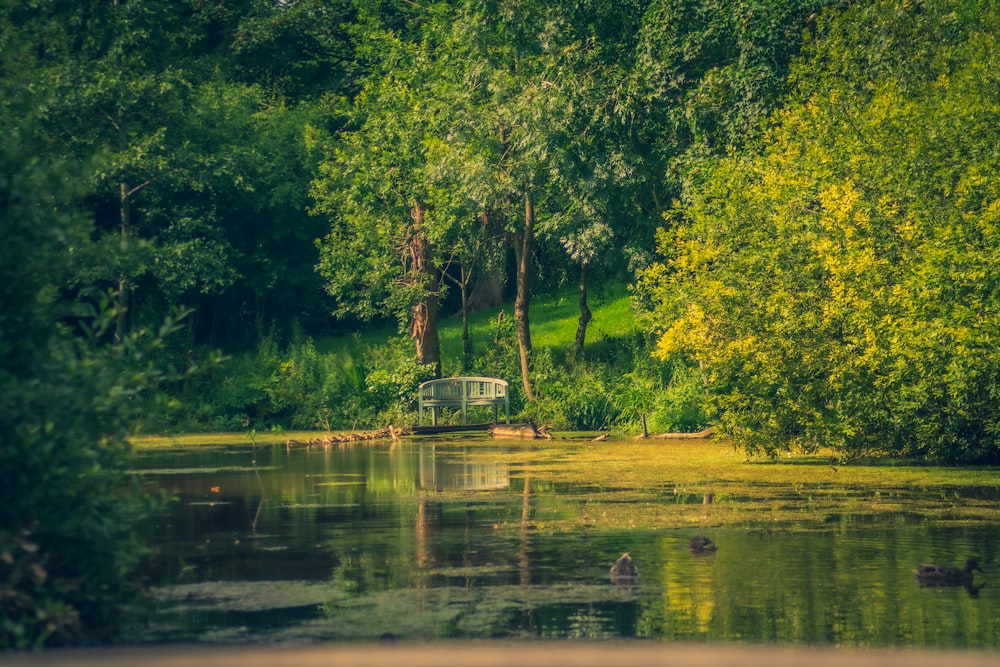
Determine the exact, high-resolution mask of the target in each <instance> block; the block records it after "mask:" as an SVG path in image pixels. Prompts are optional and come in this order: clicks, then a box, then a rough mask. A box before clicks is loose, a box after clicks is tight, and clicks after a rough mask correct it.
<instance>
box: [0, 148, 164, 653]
mask: <svg viewBox="0 0 1000 667" xmlns="http://www.w3.org/2000/svg"><path fill="white" fill-rule="evenodd" d="M23 156H24V152H23V146H22V145H18V143H17V137H16V136H12V135H8V136H6V137H4V139H3V143H2V145H0V211H2V212H3V218H4V224H3V225H2V226H0V290H2V296H3V308H2V309H0V332H2V334H3V335H2V337H0V443H3V445H2V447H0V648H28V647H34V646H38V645H40V644H43V643H49V644H56V643H68V642H74V643H76V642H80V641H101V640H107V639H110V638H112V637H114V636H116V635H117V633H118V632H120V630H121V628H122V625H123V623H125V622H126V621H127V615H126V614H125V605H126V604H127V603H129V602H130V601H133V600H134V599H135V598H136V596H137V595H138V593H139V592H140V591H141V586H140V581H139V580H138V579H137V578H136V576H135V573H136V568H137V564H138V559H139V557H140V556H141V554H142V547H141V545H140V544H139V543H138V542H136V541H135V540H134V539H133V535H132V525H133V521H134V520H135V519H136V518H137V517H138V516H140V515H141V514H142V512H143V511H145V509H147V508H148V506H149V502H148V501H147V500H144V499H143V498H142V497H141V496H140V494H139V493H138V488H137V487H135V485H134V484H133V482H134V480H133V479H132V478H131V476H130V474H129V473H128V445H127V442H126V435H127V434H128V433H129V431H130V429H131V428H132V425H133V424H134V423H135V421H136V419H137V418H138V417H139V416H140V415H141V413H142V411H143V410H144V409H146V408H148V407H150V405H151V402H150V400H149V397H150V395H151V394H152V393H153V392H151V390H153V389H155V388H156V387H157V385H158V384H159V383H160V382H162V381H163V380H164V379H166V377H167V373H166V371H165V370H164V369H162V368H161V367H159V366H158V365H157V364H154V363H153V362H152V359H153V358H154V357H155V355H156V353H157V350H158V348H159V347H160V346H161V344H162V341H163V338H162V337H163V335H166V334H167V333H169V331H170V330H171V329H173V328H174V327H175V323H174V322H172V321H168V322H166V323H165V325H164V327H163V329H162V330H161V331H160V332H159V333H158V334H156V335H151V334H149V333H147V332H145V331H142V330H137V331H134V332H132V333H130V334H129V335H128V336H127V337H126V339H125V340H123V341H121V342H120V343H119V344H118V345H110V344H109V341H110V339H111V337H112V336H113V331H114V326H115V320H116V318H115V311H114V309H113V307H112V306H111V302H110V300H108V299H106V300H105V302H104V303H101V302H97V303H94V304H92V305H89V306H88V305H86V304H84V303H80V302H77V303H73V302H71V301H67V300H66V299H65V298H63V297H62V296H61V295H60V289H59V288H60V285H61V284H63V281H64V280H65V273H66V271H67V267H68V266H69V264H70V260H71V254H72V251H73V248H74V246H75V245H76V244H78V243H80V242H82V241H83V240H84V239H85V237H86V234H87V232H88V231H89V221H87V220H86V218H82V217H80V216H78V215H75V214H73V213H68V212H66V205H67V195H68V193H67V192H66V188H67V184H68V183H69V182H70V180H71V179H75V178H77V177H78V176H79V175H78V174H75V173H74V172H73V171H71V170H70V169H69V168H68V167H66V166H65V165H57V164H51V163H49V164H46V163H44V162H42V161H40V160H37V159H28V160H25V159H24V157H23ZM74 328H75V329H76V330H75V331H74V330H73V329H74Z"/></svg>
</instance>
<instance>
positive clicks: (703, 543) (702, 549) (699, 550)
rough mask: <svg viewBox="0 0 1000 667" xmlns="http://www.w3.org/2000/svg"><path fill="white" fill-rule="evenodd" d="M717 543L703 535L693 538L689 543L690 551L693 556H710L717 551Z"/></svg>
mask: <svg viewBox="0 0 1000 667" xmlns="http://www.w3.org/2000/svg"><path fill="white" fill-rule="evenodd" d="M716 548H717V547H716V546H715V542H713V541H712V540H710V539H708V538H707V537H705V536H703V535H698V536H697V537H692V538H691V541H690V542H688V551H690V552H691V553H693V554H708V553H712V552H713V551H715V550H716Z"/></svg>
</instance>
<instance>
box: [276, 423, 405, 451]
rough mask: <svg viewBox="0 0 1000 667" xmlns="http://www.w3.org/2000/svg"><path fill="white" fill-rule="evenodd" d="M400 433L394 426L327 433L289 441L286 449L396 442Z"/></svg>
mask: <svg viewBox="0 0 1000 667" xmlns="http://www.w3.org/2000/svg"><path fill="white" fill-rule="evenodd" d="M398 435H399V431H397V430H395V429H393V427H392V425H391V424H390V425H388V426H383V427H382V428H380V429H376V430H374V431H357V432H354V433H326V434H324V435H323V437H321V438H310V439H309V440H305V441H303V440H288V441H287V442H286V443H285V447H291V446H293V445H305V446H306V447H329V446H330V445H338V444H343V443H346V442H359V441H361V440H384V439H386V438H392V439H393V440H395V439H396V438H397V437H398Z"/></svg>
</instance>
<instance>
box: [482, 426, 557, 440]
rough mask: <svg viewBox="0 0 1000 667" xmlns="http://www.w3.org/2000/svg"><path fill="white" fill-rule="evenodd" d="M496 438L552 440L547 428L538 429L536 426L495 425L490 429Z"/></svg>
mask: <svg viewBox="0 0 1000 667" xmlns="http://www.w3.org/2000/svg"><path fill="white" fill-rule="evenodd" d="M490 435H491V436H493V437H494V438H521V439H522V440H551V439H552V436H551V435H550V434H549V432H548V427H547V426H542V427H536V426H535V425H534V424H495V425H494V426H493V427H492V428H490Z"/></svg>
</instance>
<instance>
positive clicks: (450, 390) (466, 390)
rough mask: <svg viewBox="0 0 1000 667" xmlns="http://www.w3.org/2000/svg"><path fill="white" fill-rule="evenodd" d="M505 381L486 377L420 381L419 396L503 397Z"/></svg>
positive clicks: (438, 398) (425, 397) (446, 397)
mask: <svg viewBox="0 0 1000 667" xmlns="http://www.w3.org/2000/svg"><path fill="white" fill-rule="evenodd" d="M506 396H507V381H506V380H501V379H499V378H487V377H453V378H441V379H438V380H428V381H427V382H422V383H420V398H421V399H425V400H447V399H455V400H456V401H461V400H462V398H463V397H465V398H472V399H483V398H487V399H488V398H505V397H506Z"/></svg>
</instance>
